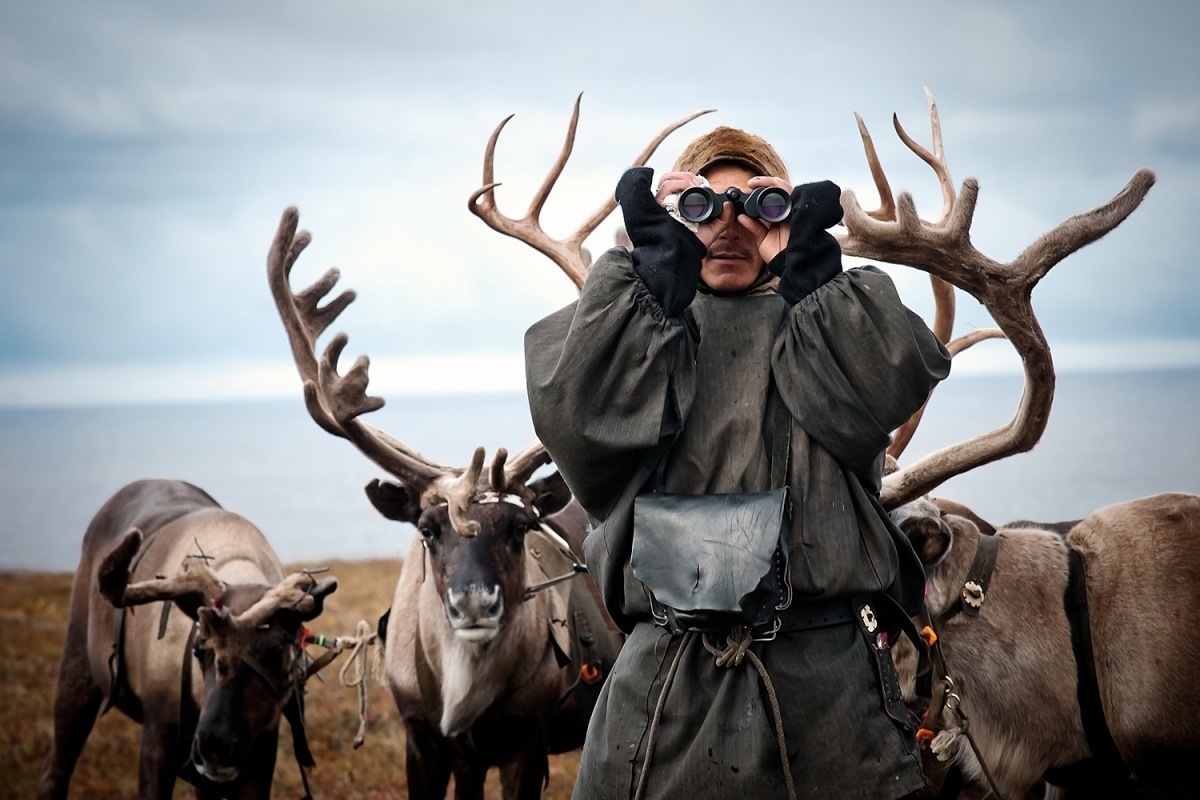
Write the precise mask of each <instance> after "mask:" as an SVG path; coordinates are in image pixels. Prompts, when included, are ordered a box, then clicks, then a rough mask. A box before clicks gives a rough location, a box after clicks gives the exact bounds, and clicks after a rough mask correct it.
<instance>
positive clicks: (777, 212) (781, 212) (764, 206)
mask: <svg viewBox="0 0 1200 800" xmlns="http://www.w3.org/2000/svg"><path fill="white" fill-rule="evenodd" d="M791 210H792V203H791V198H789V197H788V196H787V194H786V193H785V192H784V191H783V190H782V189H774V190H770V191H767V192H764V193H763V196H762V198H761V199H760V200H759V203H758V211H759V214H760V216H761V217H762V218H763V219H765V220H767V221H768V222H782V221H783V220H784V219H786V218H787V215H788V214H789V213H790V212H791Z"/></svg>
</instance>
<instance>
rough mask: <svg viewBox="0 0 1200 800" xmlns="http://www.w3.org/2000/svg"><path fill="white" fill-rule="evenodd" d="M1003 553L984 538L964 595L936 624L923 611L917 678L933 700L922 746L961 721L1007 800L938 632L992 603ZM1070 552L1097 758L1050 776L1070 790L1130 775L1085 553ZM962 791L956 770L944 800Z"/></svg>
mask: <svg viewBox="0 0 1200 800" xmlns="http://www.w3.org/2000/svg"><path fill="white" fill-rule="evenodd" d="M999 547H1000V539H999V538H998V537H996V536H994V535H987V534H982V533H981V534H980V536H979V539H978V546H977V547H976V550H975V557H974V559H973V560H972V562H971V567H970V569H968V570H967V576H966V579H965V580H964V582H963V587H962V590H961V591H960V593H959V596H958V597H957V598H955V601H954V602H953V603H952V604H951V605H950V607H949V608H947V609H946V610H945V611H943V612H942V613H941V614H939V615H937V616H936V618H935V617H934V616H933V615H932V614H931V612H930V610H929V606H928V604H926V605H924V606H922V608H921V614H920V625H921V628H922V631H921V633H922V636H923V637H924V639H925V641H926V643H927V645H928V647H927V648H925V649H919V650H918V652H919V653H920V657H921V665H920V667H919V668H918V674H917V694H918V695H919V696H922V697H928V698H929V700H930V703H929V709H928V711H926V713H925V717H924V719H923V720H922V724H921V729H920V730H919V731H918V732H917V738H918V740H919V741H920V742H921V744H922V745H928V744H930V743H931V742H932V741H933V739H934V737H935V736H936V735H937V733H938V732H939V731H941V730H943V729H944V716H943V715H944V714H945V713H946V712H950V713H951V714H952V715H954V716H955V717H956V719H957V725H956V726H955V727H957V728H959V729H961V731H962V732H963V733H964V734H965V735H966V736H967V741H968V743H969V744H970V745H971V748H972V750H973V751H974V753H975V758H976V760H977V761H978V762H979V765H980V767H981V768H982V770H983V774H984V777H985V778H986V779H987V782H988V785H989V787H990V788H991V790H992V792H993V793H994V794H995V795H996V796H997V797H1000V796H1001V795H1000V793H999V791H998V790H997V789H996V786H995V782H994V781H993V779H992V777H991V774H990V773H989V772H988V769H987V765H986V763H985V762H984V760H983V758H982V756H981V755H980V753H979V749H978V747H976V745H975V741H974V739H973V737H972V736H971V734H970V730H969V727H968V726H969V720H968V718H967V716H966V712H964V711H963V709H962V701H961V698H960V697H959V696H958V695H957V694H956V693H955V691H954V688H955V687H954V680H953V679H952V678H951V677H950V675H949V672H948V670H947V667H946V659H945V655H944V654H943V652H942V646H941V642H940V641H939V638H938V635H939V634H938V632H939V631H941V630H942V629H943V628H944V627H945V625H946V623H947V622H948V621H949V620H951V619H953V618H954V617H955V616H957V615H958V614H960V613H964V612H965V613H966V614H967V615H968V616H972V617H973V616H978V614H979V612H980V610H981V609H982V608H983V604H984V601H985V600H986V599H987V591H988V586H989V584H990V582H991V577H992V571H993V569H994V568H995V564H996V552H997V550H998V549H999ZM1066 547H1067V569H1068V572H1067V575H1068V578H1067V588H1066V591H1065V592H1064V593H1063V607H1064V610H1065V612H1066V616H1067V622H1068V624H1069V625H1070V630H1071V649H1072V652H1073V654H1074V658H1075V669H1076V674H1077V676H1078V682H1077V689H1076V693H1077V696H1078V701H1079V712H1080V718H1081V722H1082V725H1083V732H1084V735H1085V736H1086V738H1087V743H1088V749H1089V750H1090V751H1091V753H1092V755H1091V757H1090V758H1087V759H1084V760H1083V761H1080V762H1077V763H1075V764H1069V765H1066V766H1062V767H1052V768H1051V769H1049V770H1047V771H1046V775H1045V776H1044V779H1045V780H1046V781H1047V782H1048V783H1051V784H1053V785H1055V786H1059V787H1063V788H1068V789H1069V788H1070V787H1071V786H1072V785H1073V784H1075V783H1077V782H1078V781H1079V780H1080V779H1081V778H1082V777H1084V775H1085V774H1086V773H1089V772H1090V773H1093V775H1091V776H1090V777H1091V778H1092V780H1095V775H1094V773H1095V772H1096V771H1100V772H1101V773H1102V774H1103V775H1105V776H1107V777H1110V778H1111V779H1113V780H1116V781H1121V780H1125V779H1127V778H1128V777H1129V775H1130V772H1129V768H1128V766H1127V765H1126V764H1125V761H1124V759H1123V758H1122V757H1121V753H1120V751H1119V750H1118V749H1117V745H1116V742H1114V741H1113V738H1112V731H1111V730H1110V729H1109V726H1108V722H1107V720H1106V719H1105V716H1104V707H1103V704H1102V702H1101V697H1100V686H1099V683H1098V681H1097V677H1096V662H1095V654H1094V651H1093V649H1092V635H1091V620H1090V616H1089V613H1088V602H1087V574H1086V570H1085V568H1084V564H1083V558H1082V557H1081V556H1080V554H1079V551H1078V550H1076V549H1075V548H1074V547H1072V546H1071V545H1070V544H1069V543H1067V544H1066ZM935 678H936V682H935ZM961 788H962V776H961V773H960V772H958V771H957V770H955V771H953V772H952V778H951V780H949V781H947V783H946V784H945V785H944V786H943V790H942V793H941V794H940V795H939V797H956V796H957V795H958V793H959V792H960V791H961Z"/></svg>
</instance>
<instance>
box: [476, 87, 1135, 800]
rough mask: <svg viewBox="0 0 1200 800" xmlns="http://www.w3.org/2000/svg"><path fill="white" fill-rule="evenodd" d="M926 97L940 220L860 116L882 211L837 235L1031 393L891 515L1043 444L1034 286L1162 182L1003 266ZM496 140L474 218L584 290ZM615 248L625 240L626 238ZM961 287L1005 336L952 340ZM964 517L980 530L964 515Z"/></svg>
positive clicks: (901, 488)
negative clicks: (531, 215)
mask: <svg viewBox="0 0 1200 800" xmlns="http://www.w3.org/2000/svg"><path fill="white" fill-rule="evenodd" d="M926 95H927V97H928V101H929V109H930V119H931V123H932V129H933V151H932V152H930V151H929V150H926V149H925V148H924V147H922V146H921V145H920V144H918V143H917V142H915V141H914V140H913V139H912V138H911V137H910V136H909V135H908V134H907V133H906V132H905V131H904V129H903V128H902V127H901V126H900V123H899V120H898V119H895V118H894V119H893V122H894V125H895V128H896V131H897V133H898V134H899V136H900V138H901V139H902V140H903V141H904V143H905V144H906V146H907V147H908V148H909V149H910V150H912V151H913V152H914V153H916V154H917V155H918V156H919V157H920V158H921V159H922V160H924V161H925V162H926V163H927V164H929V166H930V167H931V168H932V169H933V170H934V172H935V174H936V176H937V178H938V181H939V184H940V186H941V191H942V199H943V210H942V216H941V218H940V219H939V220H937V221H934V222H929V221H925V220H922V219H920V218H919V217H918V215H917V211H916V207H915V204H914V203H913V200H912V197H911V196H910V195H909V194H907V193H903V194H901V195H900V196H899V198H898V199H897V198H895V197H894V196H893V194H892V190H891V188H890V186H889V185H888V181H887V178H886V176H885V174H884V171H883V169H882V167H881V165H880V163H879V159H878V157H877V155H876V152H875V149H874V145H873V143H872V140H871V137H870V135H869V133H868V132H867V129H866V126H865V125H864V123H863V121H862V119H861V117H858V116H857V115H856V118H858V126H859V132H860V134H861V137H862V141H863V144H864V147H865V150H866V155H867V160H868V163H869V166H870V169H871V173H872V176H873V178H874V180H875V185H876V187H877V189H878V191H879V195H880V207H879V208H878V209H876V210H874V211H870V212H868V211H865V210H863V208H862V207H861V206H860V205H859V203H858V200H857V199H856V198H855V196H854V194H853V192H850V191H846V192H844V193H843V195H842V206H843V210H844V220H843V222H844V225H845V231H844V232H842V233H840V234H835V235H837V238H838V240H839V243H840V245H841V247H842V250H843V252H844V253H845V254H847V255H851V256H859V257H862V258H867V259H871V260H875V261H882V262H887V263H893V264H900V265H905V266H909V267H913V268H916V269H920V270H922V271H925V272H927V273H929V274H930V277H931V281H932V285H933V290H934V295H935V300H936V301H937V315H936V318H935V320H934V322H933V325H932V326H931V327H932V329H933V330H934V332H935V333H937V335H938V336H939V337H940V338H941V339H942V341H943V342H945V343H946V344H947V348H948V349H949V350H950V352H951V354H957V353H958V352H961V351H962V350H964V349H966V348H967V347H970V346H972V345H973V344H975V343H976V342H979V341H982V340H984V339H987V338H995V337H1006V338H1008V339H1009V340H1010V341H1011V342H1012V344H1013V346H1014V347H1015V348H1016V350H1017V352H1018V354H1019V355H1020V356H1021V360H1022V364H1023V369H1024V374H1025V390H1024V392H1023V394H1022V397H1021V400H1020V404H1019V406H1018V409H1017V412H1016V414H1015V416H1014V417H1013V419H1012V420H1011V421H1010V422H1009V423H1008V424H1007V425H1005V426H1002V427H1001V428H998V429H996V430H994V431H991V432H989V433H985V434H983V435H980V436H977V437H975V438H973V439H970V440H968V441H966V442H962V443H960V444H957V445H954V446H952V447H949V448H946V449H944V450H942V451H940V452H937V453H933V454H931V455H929V456H926V457H925V458H923V459H921V460H919V461H917V462H916V463H914V464H911V465H909V466H907V467H905V468H903V469H899V468H897V469H895V470H894V471H892V472H891V473H889V474H888V475H887V476H885V478H884V481H883V489H882V492H881V495H880V500H881V502H882V504H883V505H884V506H885V507H886V508H889V509H891V508H896V507H897V506H900V505H901V504H903V503H906V502H908V501H911V500H913V499H914V498H917V497H920V496H921V495H924V494H925V493H927V492H929V491H931V490H932V489H934V488H935V487H937V486H938V485H940V484H941V483H942V482H944V481H945V480H947V479H949V478H951V477H953V476H954V475H958V474H961V473H963V472H967V471H969V470H971V469H974V468H976V467H979V466H982V465H984V464H987V463H990V462H992V461H995V460H998V459H1001V458H1005V457H1007V456H1010V455H1013V454H1015V453H1019V452H1025V451H1027V450H1029V449H1031V448H1032V447H1033V446H1034V445H1035V444H1036V443H1037V441H1038V440H1039V439H1040V437H1041V435H1042V433H1043V432H1044V430H1045V427H1046V423H1047V421H1048V419H1049V413H1050V408H1051V405H1052V403H1053V397H1054V366H1053V361H1052V359H1051V355H1050V348H1049V345H1048V344H1047V342H1046V340H1045V337H1044V335H1043V333H1042V331H1041V327H1040V325H1039V324H1038V321H1037V318H1036V316H1035V314H1034V313H1033V309H1032V305H1031V300H1030V298H1031V293H1032V291H1033V288H1034V286H1036V284H1037V283H1038V281H1040V280H1041V278H1042V277H1044V276H1045V275H1046V273H1047V272H1049V270H1050V269H1051V268H1052V267H1053V266H1055V265H1056V264H1057V263H1059V262H1060V261H1062V260H1063V259H1064V258H1065V257H1066V256H1068V255H1070V254H1071V253H1073V252H1075V251H1076V250H1079V249H1080V248H1082V247H1084V246H1086V245H1088V244H1090V243H1091V242H1094V241H1096V240H1097V239H1099V238H1101V237H1103V236H1104V235H1106V234H1107V233H1108V232H1109V231H1111V230H1112V229H1114V228H1115V227H1116V226H1117V225H1119V224H1120V223H1121V222H1122V221H1124V219H1125V218H1126V217H1128V216H1129V214H1131V213H1132V212H1133V211H1134V209H1136V208H1137V207H1138V205H1139V204H1140V203H1141V201H1142V199H1143V198H1144V197H1145V195H1146V193H1147V192H1148V191H1149V189H1150V187H1151V186H1152V185H1153V183H1154V180H1155V178H1154V173H1153V172H1151V171H1150V170H1147V169H1142V170H1138V171H1137V173H1136V174H1135V175H1134V176H1133V178H1132V179H1131V180H1130V181H1129V183H1128V184H1127V185H1126V186H1125V188H1124V189H1123V190H1122V191H1121V192H1120V193H1118V194H1117V195H1116V196H1115V197H1113V198H1112V200H1110V201H1109V202H1108V203H1106V204H1105V205H1103V206H1100V207H1098V208H1096V209H1093V210H1092V211H1089V212H1087V213H1084V214H1080V215H1077V216H1074V217H1072V218H1070V219H1068V220H1066V221H1064V222H1063V223H1061V224H1060V225H1058V226H1056V227H1055V228H1054V229H1053V230H1051V231H1050V232H1048V233H1046V234H1044V235H1043V236H1041V237H1039V238H1038V239H1037V240H1036V241H1035V242H1034V243H1033V244H1031V245H1030V246H1029V247H1028V248H1026V249H1025V251H1024V252H1022V253H1021V254H1020V255H1019V256H1018V257H1017V258H1015V259H1014V260H1013V261H1011V262H1009V263H1008V264H1001V263H999V262H996V261H994V260H992V259H990V258H988V257H987V256H985V255H983V254H982V253H980V252H979V251H977V250H976V249H975V247H974V246H973V245H972V243H971V241H970V227H971V223H972V220H973V216H974V211H975V203H976V199H977V196H978V191H979V186H978V183H977V182H976V181H975V180H974V179H969V180H967V181H966V182H964V184H963V185H962V188H961V190H960V191H956V190H955V187H954V184H953V182H952V181H951V179H950V174H949V170H948V168H947V166H946V161H945V154H944V151H943V147H942V138H941V126H940V122H939V120H938V115H937V107H936V104H935V103H934V100H933V97H932V96H931V95H929V93H928V92H926ZM498 134H499V129H497V131H496V134H494V135H493V137H492V140H491V142H489V145H488V151H487V162H486V165H485V173H484V182H485V184H487V185H485V186H484V187H483V188H481V189H479V190H478V191H477V192H476V193H475V194H474V195H473V196H472V198H471V209H472V211H474V212H475V213H476V214H478V215H479V216H481V217H482V218H483V219H484V220H485V222H487V223H488V224H489V225H490V226H491V227H492V228H494V229H495V230H497V231H499V232H501V233H504V234H506V235H509V236H513V237H515V238H518V239H521V240H522V241H525V242H526V243H527V244H530V245H531V246H533V247H535V248H536V249H538V250H539V251H541V252H542V253H544V254H546V255H547V256H549V257H550V258H552V259H553V260H554V261H555V263H557V264H558V265H559V266H560V267H561V268H562V269H563V271H564V272H565V273H566V274H567V275H568V277H569V278H571V280H572V281H573V282H574V283H575V285H576V286H577V287H581V286H582V285H583V282H584V280H585V279H586V275H587V262H586V260H582V261H581V260H580V259H574V260H572V259H568V258H566V257H565V256H564V254H563V252H562V251H563V247H562V246H561V245H562V243H557V242H552V241H548V240H547V238H546V237H545V236H544V235H543V234H541V233H540V231H531V230H529V229H528V228H527V226H524V225H522V224H521V223H517V222H514V221H512V220H508V219H505V218H498V217H497V215H496V213H495V203H494V199H492V197H491V196H490V191H491V189H492V188H493V186H494V184H492V183H491V157H492V151H493V148H494V146H495V141H496V136H497V135H498ZM543 199H544V198H543ZM618 241H621V239H620V235H618ZM954 287H957V288H959V289H962V290H963V291H966V292H967V293H968V294H970V295H971V296H973V297H974V298H975V299H977V300H978V301H979V302H980V303H982V304H983V305H984V307H985V308H987V310H988V311H989V313H990V314H991V315H992V317H993V319H995V320H996V322H997V324H998V326H999V327H998V329H996V328H988V329H982V330H979V331H975V332H973V333H971V334H969V335H967V336H964V337H961V338H958V339H951V335H952V328H953V318H954ZM922 414H923V409H922V410H920V411H918V412H917V413H916V414H915V415H914V416H913V418H912V419H910V420H909V421H908V422H907V423H906V424H905V425H903V426H902V427H901V428H900V429H898V430H897V431H895V432H894V434H893V442H892V445H891V446H890V447H889V449H888V454H889V455H890V456H891V457H892V459H893V463H894V459H895V458H898V457H899V455H900V454H901V453H902V452H903V450H904V448H905V446H906V445H907V444H908V443H909V441H910V440H911V438H912V435H913V432H914V431H915V429H916V427H917V425H918V424H919V422H920V419H921V415H922ZM946 502H947V503H949V501H946ZM960 513H965V514H967V515H969V516H971V517H973V518H974V519H976V520H978V521H979V522H981V523H982V520H979V519H978V517H974V515H972V514H971V513H970V512H969V510H967V509H962V510H961V512H960ZM1060 600H1061V597H1060ZM1016 796H1017V795H1014V797H1016Z"/></svg>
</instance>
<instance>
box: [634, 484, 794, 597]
mask: <svg viewBox="0 0 1200 800" xmlns="http://www.w3.org/2000/svg"><path fill="white" fill-rule="evenodd" d="M786 505H787V488H786V487H781V488H779V489H775V490H772V491H769V492H754V493H741V494H711V495H674V494H661V493H652V494H643V495H638V497H637V498H636V499H635V500H634V511H633V514H634V518H633V554H632V559H631V562H632V567H633V574H634V577H636V578H637V579H638V580H639V581H641V582H642V583H644V584H645V585H646V587H647V588H648V589H650V591H651V592H653V593H654V597H655V599H656V600H658V602H660V603H663V604H665V605H667V606H670V607H672V608H675V609H679V610H680V611H700V610H707V611H716V612H732V613H736V612H738V611H740V610H741V609H742V604H741V601H742V600H743V598H746V597H747V596H748V595H750V594H751V593H752V592H754V591H755V589H756V588H758V586H759V584H760V583H761V582H762V580H763V576H764V575H767V574H768V573H770V572H771V570H773V569H774V568H775V563H774V557H775V549H776V547H778V546H779V543H780V531H781V527H782V525H783V522H784V511H785V508H786Z"/></svg>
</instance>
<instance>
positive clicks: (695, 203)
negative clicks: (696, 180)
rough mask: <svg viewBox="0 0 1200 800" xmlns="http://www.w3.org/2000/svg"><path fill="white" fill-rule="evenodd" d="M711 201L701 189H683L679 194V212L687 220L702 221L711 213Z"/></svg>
mask: <svg viewBox="0 0 1200 800" xmlns="http://www.w3.org/2000/svg"><path fill="white" fill-rule="evenodd" d="M712 206H713V201H712V198H710V197H709V195H708V193H707V192H705V191H704V190H703V189H685V190H684V192H683V194H681V195H679V213H680V215H682V216H683V218H684V219H686V220H688V221H689V222H704V221H706V220H707V219H708V218H709V216H710V214H711V213H712Z"/></svg>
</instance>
